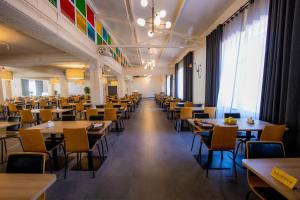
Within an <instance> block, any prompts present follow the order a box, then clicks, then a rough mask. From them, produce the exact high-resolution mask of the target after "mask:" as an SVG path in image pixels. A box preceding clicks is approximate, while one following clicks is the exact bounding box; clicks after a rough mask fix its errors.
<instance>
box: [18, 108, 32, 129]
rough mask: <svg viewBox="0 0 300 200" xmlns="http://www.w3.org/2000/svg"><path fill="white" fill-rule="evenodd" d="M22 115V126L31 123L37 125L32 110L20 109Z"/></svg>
mask: <svg viewBox="0 0 300 200" xmlns="http://www.w3.org/2000/svg"><path fill="white" fill-rule="evenodd" d="M19 113H20V116H21V126H22V127H23V126H24V125H25V124H29V125H30V126H32V125H36V121H35V119H34V118H33V115H32V112H31V110H20V111H19Z"/></svg>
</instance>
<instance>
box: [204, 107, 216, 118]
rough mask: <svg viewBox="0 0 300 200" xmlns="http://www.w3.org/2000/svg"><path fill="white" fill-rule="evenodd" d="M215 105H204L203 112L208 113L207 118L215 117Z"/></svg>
mask: <svg viewBox="0 0 300 200" xmlns="http://www.w3.org/2000/svg"><path fill="white" fill-rule="evenodd" d="M216 110H217V109H216V107H204V113H207V114H208V115H209V118H216Z"/></svg>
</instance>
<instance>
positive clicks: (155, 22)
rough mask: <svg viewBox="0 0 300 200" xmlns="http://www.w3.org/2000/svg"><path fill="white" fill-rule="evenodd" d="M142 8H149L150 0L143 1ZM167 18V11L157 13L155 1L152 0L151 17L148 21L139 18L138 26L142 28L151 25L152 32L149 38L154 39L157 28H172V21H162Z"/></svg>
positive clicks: (149, 33) (149, 32) (150, 31)
mask: <svg viewBox="0 0 300 200" xmlns="http://www.w3.org/2000/svg"><path fill="white" fill-rule="evenodd" d="M141 5H142V7H147V6H148V0H141ZM166 16H167V11H166V10H164V9H163V10H160V11H159V12H157V11H156V10H155V7H154V0H152V6H151V17H148V18H146V19H144V18H138V19H137V24H138V25H139V26H141V27H144V26H145V25H146V24H148V25H149V28H150V30H149V31H148V36H149V37H153V35H154V33H155V27H156V28H160V29H163V28H166V29H170V28H171V27H172V23H171V22H170V21H163V20H162V19H163V18H165V17H166Z"/></svg>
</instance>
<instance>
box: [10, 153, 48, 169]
mask: <svg viewBox="0 0 300 200" xmlns="http://www.w3.org/2000/svg"><path fill="white" fill-rule="evenodd" d="M45 162H46V156H45V154H44V153H25V152H24V153H13V154H10V155H9V156H8V158H7V165H6V173H14V174H16V173H21V174H43V173H45Z"/></svg>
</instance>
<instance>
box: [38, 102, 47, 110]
mask: <svg viewBox="0 0 300 200" xmlns="http://www.w3.org/2000/svg"><path fill="white" fill-rule="evenodd" d="M39 105H40V109H45V106H47V105H48V102H47V101H46V100H41V101H40V104H39Z"/></svg>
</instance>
